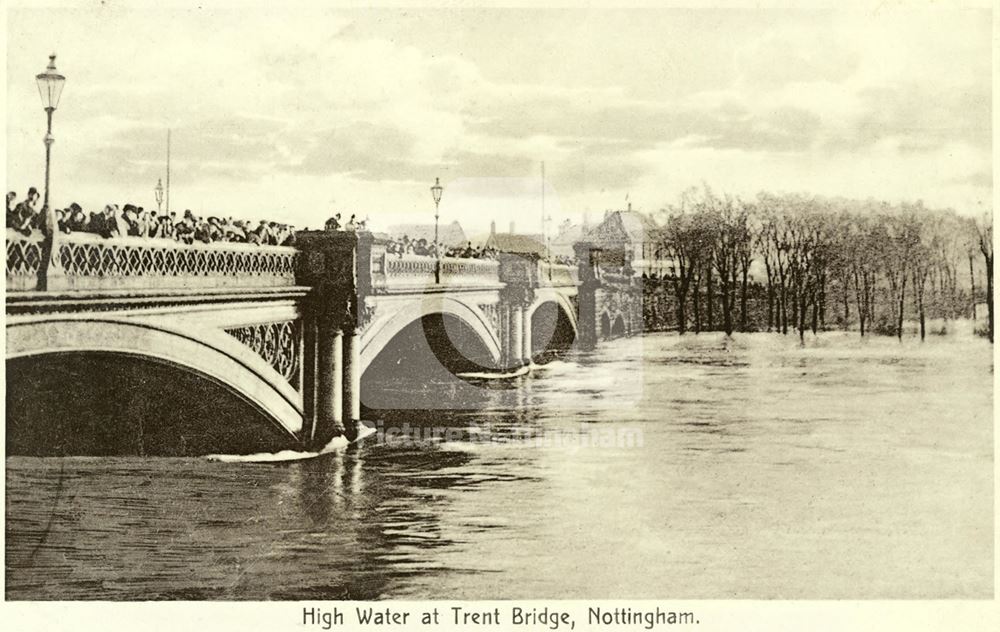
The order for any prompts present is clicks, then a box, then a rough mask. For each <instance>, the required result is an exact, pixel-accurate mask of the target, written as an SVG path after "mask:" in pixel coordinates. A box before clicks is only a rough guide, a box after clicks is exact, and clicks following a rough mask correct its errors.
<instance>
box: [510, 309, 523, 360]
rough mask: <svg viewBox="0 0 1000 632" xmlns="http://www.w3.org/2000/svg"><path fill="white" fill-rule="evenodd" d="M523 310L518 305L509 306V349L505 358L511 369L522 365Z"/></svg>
mask: <svg viewBox="0 0 1000 632" xmlns="http://www.w3.org/2000/svg"><path fill="white" fill-rule="evenodd" d="M523 332H524V308H522V307H521V306H520V305H511V306H510V348H509V349H507V358H508V362H509V364H510V366H511V367H512V368H519V367H521V366H522V365H523V364H524V357H523V355H522V354H523V352H524V341H523V335H522V334H523Z"/></svg>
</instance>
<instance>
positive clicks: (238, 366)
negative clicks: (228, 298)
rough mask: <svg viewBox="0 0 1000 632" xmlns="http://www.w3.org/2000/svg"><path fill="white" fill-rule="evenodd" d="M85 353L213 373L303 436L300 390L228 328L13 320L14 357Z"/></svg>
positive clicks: (284, 433) (283, 431) (287, 435)
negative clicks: (209, 331) (210, 331)
mask: <svg viewBox="0 0 1000 632" xmlns="http://www.w3.org/2000/svg"><path fill="white" fill-rule="evenodd" d="M199 333H201V332H199ZM79 354H84V355H86V354H103V355H118V356H129V357H132V358H136V359H139V360H145V361H150V362H153V363H156V364H161V365H167V366H169V367H171V368H173V369H177V370H180V371H182V372H185V373H188V374H190V375H194V376H195V377H198V378H203V379H207V380H209V381H210V382H212V383H214V384H215V385H217V386H218V387H219V388H221V389H223V390H224V391H226V392H228V393H230V394H231V395H234V396H236V397H238V398H239V399H240V400H242V401H244V402H246V403H247V404H249V405H250V407H251V408H252V409H254V410H256V411H257V412H259V413H260V414H261V415H262V416H263V417H264V418H266V419H268V420H269V421H271V422H272V423H273V424H274V425H275V426H276V430H277V432H276V434H277V435H279V436H281V437H284V439H282V442H283V443H284V444H285V445H286V446H287V445H294V444H295V443H296V442H297V437H296V435H295V433H296V432H298V431H299V430H301V428H302V410H301V404H300V402H299V401H296V398H295V395H294V390H293V389H292V388H291V386H290V385H288V384H287V383H285V384H283V385H282V384H280V383H279V382H278V381H277V380H276V379H275V376H277V374H276V373H275V375H274V376H271V375H268V373H267V371H268V370H269V369H268V368H265V367H266V362H264V361H263V360H261V359H260V358H257V357H256V356H255V354H253V352H252V351H250V350H249V349H245V348H243V346H242V345H241V344H240V343H239V342H238V341H236V340H235V339H233V338H232V337H231V336H229V335H228V334H226V333H224V332H221V331H219V332H217V335H216V336H214V337H213V336H211V335H208V336H205V337H204V339H203V338H202V337H201V336H198V337H195V336H194V335H191V334H187V333H185V332H181V331H177V330H173V329H170V328H166V327H162V326H158V325H154V324H150V323H147V322H141V321H130V320H116V319H94V318H86V319H73V318H65V319H51V320H44V321H32V322H24V323H14V324H8V325H7V360H8V362H9V361H12V360H21V359H27V358H45V359H51V358H52V357H58V356H60V355H65V356H75V355H79ZM8 366H9V365H8ZM277 377H278V378H279V379H280V376H277ZM8 379H9V378H8ZM9 396H10V394H8V397H9Z"/></svg>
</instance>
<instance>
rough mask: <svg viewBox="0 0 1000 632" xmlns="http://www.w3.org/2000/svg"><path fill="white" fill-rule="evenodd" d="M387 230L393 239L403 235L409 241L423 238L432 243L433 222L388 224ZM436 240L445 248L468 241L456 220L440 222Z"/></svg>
mask: <svg viewBox="0 0 1000 632" xmlns="http://www.w3.org/2000/svg"><path fill="white" fill-rule="evenodd" d="M387 232H388V233H389V235H390V236H392V238H393V239H401V238H402V237H403V236H404V235H405V236H407V237H409V238H410V240H411V241H420V240H421V239H425V240H427V243H429V244H432V243H434V224H396V225H394V226H390V227H389V230H388V231H387ZM438 241H439V242H440V243H441V245H442V246H443V247H445V248H454V247H458V246H465V245H466V244H468V243H469V240H468V239H467V238H466V236H465V231H464V230H462V225H461V224H459V223H458V221H453V222H451V223H450V224H441V225H440V226H439V228H438Z"/></svg>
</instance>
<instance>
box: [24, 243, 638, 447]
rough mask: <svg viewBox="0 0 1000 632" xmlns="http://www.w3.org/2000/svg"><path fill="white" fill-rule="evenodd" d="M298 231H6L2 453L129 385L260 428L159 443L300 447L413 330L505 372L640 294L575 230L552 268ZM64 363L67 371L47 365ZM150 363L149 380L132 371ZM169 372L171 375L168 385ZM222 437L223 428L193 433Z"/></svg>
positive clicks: (467, 363) (450, 354)
mask: <svg viewBox="0 0 1000 632" xmlns="http://www.w3.org/2000/svg"><path fill="white" fill-rule="evenodd" d="M296 243H297V245H296V247H295V248H291V247H280V246H258V245H251V244H238V243H211V244H200V243H199V244H191V245H187V244H182V243H177V242H173V241H170V240H157V239H145V238H128V237H126V238H117V239H104V238H101V237H99V236H96V235H91V234H86V233H74V234H70V235H57V236H56V238H55V241H54V243H53V241H52V239H47V238H43V237H40V236H32V237H25V236H23V235H20V234H18V233H15V232H13V231H8V236H7V298H6V309H7V327H6V333H7V370H8V371H7V372H8V382H7V385H8V390H7V404H8V422H7V424H8V425H7V427H8V446H9V449H8V452H9V453H10V452H11V450H12V449H13V450H14V451H15V453H17V452H18V451H21V452H23V451H25V450H26V451H27V452H29V453H35V452H39V453H41V452H44V450H42V449H41V447H40V446H39V445H38V444H39V443H40V442H41V443H44V442H46V441H47V440H48V439H47V435H46V431H45V428H44V426H45V425H46V424H49V423H54V422H53V421H52V418H53V417H57V420H58V421H59V423H62V424H69V425H70V426H71V425H72V419H73V418H74V416H75V412H74V411H73V407H74V405H75V404H77V403H79V404H80V405H81V406H83V405H84V404H86V403H87V400H95V401H90V402H89V404H88V405H89V406H90V410H91V413H92V414H91V417H93V418H94V419H96V420H97V421H91V422H90V423H91V424H92V425H95V424H96V425H100V424H101V423H102V422H101V421H100V420H101V419H102V415H105V412H104V409H103V408H102V406H103V405H104V404H107V406H109V407H112V408H114V407H115V406H118V404H119V403H120V404H121V406H119V407H118V408H116V409H115V410H116V411H117V412H118V413H121V412H122V411H123V410H124V412H125V413H126V415H140V416H141V415H142V414H143V410H136V409H135V408H134V407H135V406H136V405H139V404H136V403H135V401H134V400H135V399H136V398H140V399H142V398H146V399H149V398H152V399H157V400H160V401H173V400H176V401H177V402H178V403H179V405H181V406H183V407H188V406H191V405H197V404H198V402H199V401H200V400H201V399H203V397H204V396H203V395H199V394H204V393H206V392H210V391H211V389H213V388H214V389H220V388H221V389H223V390H224V391H226V392H227V393H228V395H230V396H232V397H233V398H235V399H234V401H235V402H237V403H238V404H239V406H237V408H239V409H240V410H244V409H245V410H247V411H252V412H255V413H258V414H260V415H261V416H262V417H263V418H266V419H267V420H268V421H269V422H270V424H265V425H269V429H268V430H267V431H254V432H250V431H249V430H248V431H246V432H244V431H243V430H241V429H240V428H239V427H240V426H241V422H240V420H239V419H236V420H229V421H227V422H226V424H225V425H226V431H225V433H222V431H221V430H220V428H221V426H222V423H221V422H220V426H219V427H217V428H202V429H201V430H199V431H196V432H193V434H192V435H191V438H190V440H188V441H186V442H185V445H184V447H181V448H178V447H176V446H175V447H174V448H171V450H168V452H173V453H204V452H206V451H215V450H214V449H220V450H222V449H225V450H235V451H241V452H246V451H254V450H258V449H266V450H273V449H278V448H281V447H290V448H315V447H316V446H320V445H323V444H325V443H326V442H327V441H329V439H330V438H332V437H334V436H337V435H345V436H347V437H348V438H350V439H353V438H354V437H355V436H357V433H358V431H359V423H360V419H361V411H362V403H364V404H365V405H366V406H368V407H373V406H371V405H370V403H369V402H362V399H363V392H365V391H364V389H363V388H362V383H363V381H375V380H378V379H380V373H379V371H378V369H377V368H376V367H377V366H380V365H382V364H385V363H387V362H388V364H390V365H391V364H392V363H393V362H394V361H396V362H398V360H394V358H395V356H396V355H400V354H405V353H407V352H409V351H410V350H412V347H414V344H415V343H413V342H412V341H413V340H414V339H416V340H418V341H419V340H424V341H426V345H425V346H428V347H430V350H431V351H432V352H433V353H434V354H435V357H436V358H437V359H438V361H439V362H440V364H441V365H442V366H443V367H444V368H446V369H447V370H448V371H449V372H451V373H463V372H472V373H483V372H485V373H492V374H501V375H505V374H513V373H517V372H519V371H524V370H525V369H524V367H528V366H530V365H531V363H532V360H533V359H537V358H538V357H540V356H542V355H544V354H546V352H547V351H549V350H551V349H556V348H561V347H566V346H569V345H570V344H573V343H574V341H575V342H576V343H578V344H584V345H589V344H593V343H594V342H595V341H596V340H597V339H598V338H600V337H602V336H603V337H612V336H614V335H627V334H630V333H633V332H635V331H638V329H639V327H640V325H639V324H638V323H639V320H638V319H639V318H641V307H640V306H639V305H638V303H637V301H636V296H640V295H641V294H639V293H637V291H636V289H635V288H634V287H632V283H631V281H630V280H629V279H627V278H624V277H622V278H610V277H613V276H614V275H608V274H603V275H602V273H601V271H600V270H598V269H596V268H595V267H594V266H593V265H591V263H590V257H589V256H588V254H587V246H586V245H585V244H584V245H581V247H579V248H578V255H579V256H580V257H581V261H582V263H581V264H580V265H579V266H566V265H555V264H549V263H546V262H544V261H539V260H537V259H529V258H523V257H520V256H515V255H500V257H499V259H498V260H485V259H452V258H444V259H441V260H440V261H436V260H435V259H434V258H432V257H423V256H414V255H404V256H399V255H393V254H388V253H387V252H386V247H385V244H383V243H379V242H378V241H376V240H375V239H373V237H372V235H371V234H369V233H348V232H328V231H304V232H300V233H298V235H297V240H296ZM437 266H440V269H439V271H438V273H437V274H436V268H437ZM436 278H437V279H439V281H436ZM637 315H638V316H637ZM415 333H416V335H414V334H415ZM404 341H409V342H404ZM407 345H409V346H407ZM88 358H90V360H88ZM93 358H103V360H102V362H103V364H102V363H97V364H94V361H92V359H93ZM73 362H76V363H77V364H76V365H75V366H77V369H76V372H75V373H74V372H73V371H69V372H68V373H66V372H65V371H62V369H61V368H60V367H63V368H64V367H65V366H69V365H72V363H73ZM102 367H103V368H102ZM150 367H155V370H153V372H152V373H150V374H149V376H154V374H155V376H154V377H144V376H146V373H145V371H146V370H147V369H149V368H150ZM61 371H62V372H61ZM94 371H102V372H108V373H114V372H118V373H116V375H118V377H116V378H115V380H116V382H115V383H114V384H112V385H111V386H110V387H102V388H104V389H105V391H106V390H107V389H108V388H110V393H109V392H105V391H100V392H94V391H93V390H89V389H88V386H87V383H88V382H89V381H90V379H91V374H92V373H93V372H94ZM178 372H179V373H178ZM180 374H184V375H185V376H186V377H185V378H184V379H185V380H187V382H184V381H181V382H176V383H175V382H174V380H173V377H172V376H177V377H179V375H180ZM56 375H58V377H54V376H56ZM164 376H166V377H164ZM192 379H194V381H192ZM151 382H152V383H151ZM115 384H118V385H119V386H118V387H116V386H115ZM206 385H208V386H207V387H206ZM95 388H96V387H95ZM119 388H120V389H125V388H128V389H131V390H133V391H135V389H138V390H139V391H142V393H141V394H140V393H138V391H135V392H127V393H124V392H118V390H117V389H119ZM206 388H207V389H208V390H205V389H206ZM178 391H179V392H178ZM67 400H69V401H67ZM53 401H56V402H59V403H60V404H61V405H60V406H58V407H55V408H48V407H47V402H53ZM102 402H104V403H102ZM122 406H124V409H123V408H122ZM234 406H236V404H234ZM140 407H141V406H140ZM240 407H241V408H240ZM374 407H377V406H374ZM67 409H68V410H67ZM25 411H30V414H29V413H26V412H25ZM57 411H59V412H57ZM209 412H210V414H211V411H209ZM111 414H112V411H111V410H108V411H107V412H106V415H111ZM157 414H162V413H157ZM247 414H248V415H249V414H251V412H248V413H247ZM151 423H153V422H151ZM154 425H155V424H154ZM155 431H156V429H155V428H154V427H149V428H147V429H146V430H145V431H144V432H146V433H147V436H150V435H148V433H155ZM220 433H222V434H225V436H226V437H227V439H226V440H224V441H223V440H219V441H213V440H209V439H211V438H212V437H215V438H218V437H219V436H221V434H220ZM21 435H23V436H24V437H25V438H24V439H23V440H19V439H18V438H17V437H18V436H21ZM12 437H13V438H14V441H13V443H12V442H11V441H10V440H11V438H12ZM206 437H209V439H206ZM141 440H142V439H141V437H140V439H139V441H140V443H141ZM18 441H20V442H21V443H22V444H24V445H21V446H20V447H18V445H19V444H18ZM12 445H13V446H14V447H13V448H11V446H12ZM25 446H28V447H25Z"/></svg>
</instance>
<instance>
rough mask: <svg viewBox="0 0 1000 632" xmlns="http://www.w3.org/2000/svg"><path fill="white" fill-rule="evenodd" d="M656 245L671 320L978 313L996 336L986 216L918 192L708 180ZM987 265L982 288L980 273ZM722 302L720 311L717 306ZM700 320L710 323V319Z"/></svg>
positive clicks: (886, 320) (923, 320)
mask: <svg viewBox="0 0 1000 632" xmlns="http://www.w3.org/2000/svg"><path fill="white" fill-rule="evenodd" d="M662 215H663V217H662V219H663V226H662V228H661V229H660V230H659V232H658V234H657V235H656V236H655V240H654V241H655V248H656V255H657V257H658V258H660V259H664V260H667V261H670V262H671V273H670V274H669V275H666V276H665V277H664V278H663V279H661V281H662V288H663V289H664V291H667V292H669V293H670V294H671V295H672V296H671V298H672V301H671V302H672V304H673V309H674V310H676V314H675V319H676V328H677V329H678V330H679V331H680V333H685V332H686V331H689V330H690V329H691V328H694V330H695V331H700V330H702V329H703V328H708V329H721V330H722V331H725V332H726V334H730V335H731V334H732V333H733V332H734V331H737V330H738V331H755V330H766V331H779V332H781V333H783V334H788V333H789V331H793V332H796V331H797V332H798V335H799V336H800V338H802V337H804V336H805V332H806V331H807V330H812V331H813V332H817V331H819V330H822V329H827V328H829V327H830V326H831V325H832V326H835V327H839V328H843V329H848V328H856V329H857V330H858V331H859V332H860V335H861V336H866V335H870V334H872V333H875V334H881V335H895V336H898V337H899V338H902V336H903V328H904V322H905V321H906V320H908V319H912V320H915V321H916V322H918V323H919V331H920V337H921V339H923V338H924V337H925V336H926V333H927V321H928V320H929V319H933V318H943V319H956V318H963V317H969V316H975V305H976V303H977V302H982V301H983V300H985V302H986V305H987V314H986V316H987V324H986V327H985V329H984V332H983V333H984V334H985V335H988V337H989V339H990V341H991V342H992V340H993V245H992V244H993V234H992V233H993V227H992V219H991V217H990V216H988V215H987V216H986V217H983V218H982V219H979V220H975V219H972V218H968V217H963V216H960V215H959V214H957V213H956V212H955V211H954V210H951V209H945V210H939V209H930V208H927V207H925V206H924V205H923V203H922V202H915V203H902V204H897V205H890V204H888V203H885V202H879V201H875V200H851V199H844V198H823V197H816V196H808V195H801V194H773V193H766V192H764V193H760V194H758V195H757V197H756V199H753V200H745V199H741V198H737V197H733V196H730V195H725V194H722V195H719V194H716V193H715V192H714V191H712V190H711V189H710V188H709V187H707V186H705V187H702V188H700V189H690V190H688V191H686V192H684V193H683V194H682V195H681V198H680V201H679V203H678V204H676V205H673V206H670V207H668V208H666V209H664V210H663V211H662ZM984 269H985V276H986V287H985V288H983V287H981V286H982V282H981V281H977V277H980V276H981V271H982V270H984ZM719 312H721V313H719ZM706 325H707V327H706Z"/></svg>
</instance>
